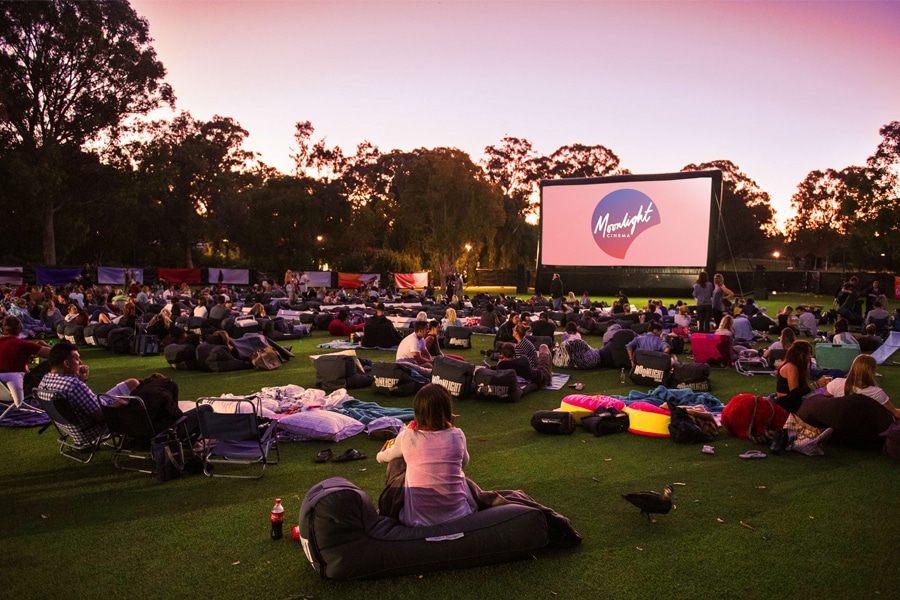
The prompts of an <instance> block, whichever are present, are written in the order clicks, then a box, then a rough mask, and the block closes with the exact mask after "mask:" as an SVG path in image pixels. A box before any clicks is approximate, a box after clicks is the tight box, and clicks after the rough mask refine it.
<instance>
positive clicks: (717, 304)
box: [712, 273, 734, 323]
mask: <svg viewBox="0 0 900 600" xmlns="http://www.w3.org/2000/svg"><path fill="white" fill-rule="evenodd" d="M713 285H714V286H715V287H714V288H713V293H712V312H713V322H715V323H719V322H721V321H722V317H723V316H725V312H726V310H727V308H726V306H725V303H726V302H728V301H730V300H731V298H734V292H732V291H731V290H729V289H728V288H727V287H725V277H723V276H722V274H721V273H716V274H715V275H713Z"/></svg>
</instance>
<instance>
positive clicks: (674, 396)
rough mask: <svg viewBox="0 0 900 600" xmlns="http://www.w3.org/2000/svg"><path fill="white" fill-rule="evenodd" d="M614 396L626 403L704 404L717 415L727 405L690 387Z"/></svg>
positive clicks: (635, 391) (708, 394)
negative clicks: (669, 402)
mask: <svg viewBox="0 0 900 600" xmlns="http://www.w3.org/2000/svg"><path fill="white" fill-rule="evenodd" d="M612 397H613V398H618V399H620V400H622V401H623V402H625V404H626V405H628V404H631V403H632V402H649V403H650V404H653V405H655V406H663V405H664V404H665V403H666V402H667V401H669V400H672V401H673V402H674V403H675V404H676V405H678V406H698V405H703V406H705V407H706V410H708V411H709V412H711V413H712V414H714V415H716V416H717V417H718V416H721V414H722V410H723V409H724V408H725V405H724V404H722V402H720V401H719V399H718V398H716V397H715V396H713V395H712V394H710V393H709V392H695V391H694V390H690V389H683V390H674V389H669V388H666V387H663V386H659V387H657V388H656V389H655V390H650V391H649V392H646V393H645V392H639V391H637V390H631V391H630V392H629V393H628V395H627V396H612Z"/></svg>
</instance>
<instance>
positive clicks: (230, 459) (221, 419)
mask: <svg viewBox="0 0 900 600" xmlns="http://www.w3.org/2000/svg"><path fill="white" fill-rule="evenodd" d="M217 408H218V409H219V410H216V409H217ZM257 410H258V407H257V404H256V403H255V402H253V400H251V399H249V398H200V399H199V400H197V417H198V418H199V421H200V438H201V441H202V444H203V449H202V451H201V457H202V459H203V473H204V474H205V475H207V476H212V477H231V478H237V479H259V478H260V477H262V476H263V475H264V474H265V470H266V466H267V465H276V464H278V461H279V460H280V459H281V455H280V454H279V452H278V440H277V438H276V436H275V433H276V429H277V428H278V422H277V421H269V420H268V419H266V420H261V419H260V418H259V417H257ZM272 449H274V450H275V456H276V458H275V461H270V460H269V452H270V451H271V450H272ZM210 463H220V464H239V465H255V464H261V465H262V471H261V472H260V473H259V475H231V474H222V473H220V472H218V470H217V472H216V473H215V474H213V473H210V472H209V465H210Z"/></svg>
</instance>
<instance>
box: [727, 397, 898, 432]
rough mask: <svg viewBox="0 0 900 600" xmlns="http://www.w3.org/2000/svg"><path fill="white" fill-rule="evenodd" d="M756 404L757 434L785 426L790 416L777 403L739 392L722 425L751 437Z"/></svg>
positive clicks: (755, 430)
mask: <svg viewBox="0 0 900 600" xmlns="http://www.w3.org/2000/svg"><path fill="white" fill-rule="evenodd" d="M754 404H757V407H756V418H755V419H754V426H753V433H754V434H755V435H757V434H761V433H762V432H763V430H765V429H770V430H773V431H777V430H779V429H781V428H783V427H784V422H785V421H787V418H788V412H787V411H786V410H784V409H783V408H782V407H780V406H778V405H777V404H773V403H772V402H769V401H768V400H766V399H765V398H763V397H761V396H760V397H757V396H754V395H753V394H738V395H737V396H735V397H734V398H732V399H731V400H730V401H729V402H728V404H726V405H725V408H724V409H723V410H722V426H723V427H724V428H725V429H727V430H728V431H730V432H731V434H732V435H734V436H736V437H737V438H739V439H742V440H746V439H749V438H748V437H747V433H748V429H749V427H750V419H751V417H752V416H753V405H754ZM773 406H774V408H775V412H774V414H773V412H772V407H773ZM881 410H884V409H881ZM885 412H887V411H885Z"/></svg>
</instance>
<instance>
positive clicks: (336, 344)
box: [316, 339, 397, 352]
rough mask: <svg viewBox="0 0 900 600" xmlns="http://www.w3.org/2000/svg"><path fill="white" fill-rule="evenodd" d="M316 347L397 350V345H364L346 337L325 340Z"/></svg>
mask: <svg viewBox="0 0 900 600" xmlns="http://www.w3.org/2000/svg"><path fill="white" fill-rule="evenodd" d="M316 348H334V349H337V350H385V351H388V352H396V351H397V346H391V347H390V348H385V347H383V346H363V345H361V344H357V343H356V342H351V341H350V340H344V339H336V340H331V341H330V342H324V343H322V344H319V345H317V346H316Z"/></svg>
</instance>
